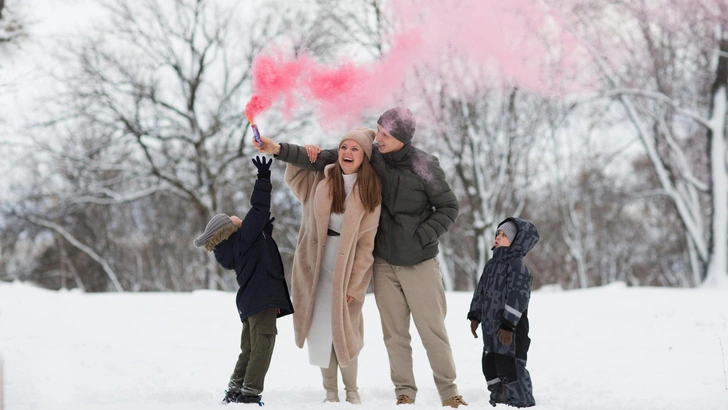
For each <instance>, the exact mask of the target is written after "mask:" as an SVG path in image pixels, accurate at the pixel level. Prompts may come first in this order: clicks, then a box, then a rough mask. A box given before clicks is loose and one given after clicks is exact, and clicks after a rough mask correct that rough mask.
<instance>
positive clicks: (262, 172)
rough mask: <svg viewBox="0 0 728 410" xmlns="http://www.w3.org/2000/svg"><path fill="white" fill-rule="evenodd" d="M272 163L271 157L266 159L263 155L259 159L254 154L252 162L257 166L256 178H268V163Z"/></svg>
mask: <svg viewBox="0 0 728 410" xmlns="http://www.w3.org/2000/svg"><path fill="white" fill-rule="evenodd" d="M272 163H273V158H271V159H270V160H266V158H265V157H263V159H262V160H261V158H260V157H259V156H257V155H256V156H255V158H254V159H253V164H254V165H255V167H256V168H258V179H268V180H269V179H270V164H272Z"/></svg>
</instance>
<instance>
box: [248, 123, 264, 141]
mask: <svg viewBox="0 0 728 410" xmlns="http://www.w3.org/2000/svg"><path fill="white" fill-rule="evenodd" d="M250 127H251V128H252V129H253V138H255V142H257V143H258V145H260V144H262V143H261V142H260V131H258V126H257V125H255V124H253V123H251V124H250Z"/></svg>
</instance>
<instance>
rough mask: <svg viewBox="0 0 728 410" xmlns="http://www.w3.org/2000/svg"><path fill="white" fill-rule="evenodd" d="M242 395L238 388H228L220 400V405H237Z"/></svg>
mask: <svg viewBox="0 0 728 410" xmlns="http://www.w3.org/2000/svg"><path fill="white" fill-rule="evenodd" d="M242 395H243V393H241V392H240V389H239V388H230V387H228V389H227V390H225V397H223V399H222V404H228V403H239V400H240V397H241V396H242Z"/></svg>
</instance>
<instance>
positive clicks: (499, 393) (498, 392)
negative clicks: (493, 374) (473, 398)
mask: <svg viewBox="0 0 728 410" xmlns="http://www.w3.org/2000/svg"><path fill="white" fill-rule="evenodd" d="M488 390H489V391H490V400H488V402H489V403H490V405H491V406H493V407H495V405H496V404H498V403H506V402H507V400H506V399H507V396H506V395H505V394H506V393H505V391H503V383H501V381H500V379H494V380H491V381H490V382H488Z"/></svg>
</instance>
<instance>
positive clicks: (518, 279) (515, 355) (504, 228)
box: [468, 218, 539, 407]
mask: <svg viewBox="0 0 728 410" xmlns="http://www.w3.org/2000/svg"><path fill="white" fill-rule="evenodd" d="M538 239H539V235H538V231H536V227H535V226H534V225H533V224H532V223H531V222H529V221H527V220H525V219H520V218H507V219H506V220H504V221H503V222H501V223H500V224H499V225H498V230H497V232H496V237H495V247H494V252H493V258H492V259H491V260H489V261H488V262H487V263H486V264H485V269H483V275H482V276H481V277H480V281H479V282H478V287H477V289H476V290H475V293H474V294H473V300H472V302H471V303H470V311H469V312H468V319H470V331H471V332H472V333H473V336H474V337H476V338H477V337H478V335H477V333H476V332H475V331H476V329H477V328H478V325H480V326H481V329H482V332H483V358H482V365H483V375H485V380H486V382H487V384H488V390H490V404H491V405H492V406H493V407H495V405H496V404H497V403H505V404H508V405H510V406H515V407H531V406H534V405H536V401H535V400H534V398H533V386H532V384H531V375H530V374H529V373H528V370H526V354H527V353H528V347H529V346H530V344H531V339H529V337H528V301H529V299H530V297H531V282H532V279H533V278H532V276H531V272H530V271H529V270H528V267H526V265H525V264H524V263H523V257H524V256H526V253H528V251H530V250H531V249H532V248H533V247H534V245H536V242H538Z"/></svg>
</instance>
